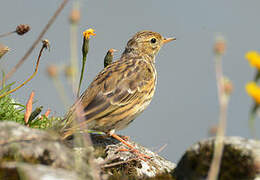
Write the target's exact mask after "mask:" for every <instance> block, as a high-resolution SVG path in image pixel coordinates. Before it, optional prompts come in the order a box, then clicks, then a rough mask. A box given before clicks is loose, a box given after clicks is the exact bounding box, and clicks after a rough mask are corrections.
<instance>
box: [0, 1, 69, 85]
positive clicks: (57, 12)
mask: <svg viewBox="0 0 260 180" xmlns="http://www.w3.org/2000/svg"><path fill="white" fill-rule="evenodd" d="M68 1H69V0H63V2H62V3H61V5H60V6H59V7H58V9H57V10H56V11H55V13H54V14H53V16H52V17H51V18H50V20H49V21H48V23H47V24H46V25H45V27H44V28H43V30H42V32H41V33H40V34H39V36H38V38H37V39H36V40H35V41H34V43H33V44H32V46H31V47H30V48H29V49H28V51H27V52H26V53H25V55H24V56H23V57H22V58H21V59H20V60H19V62H18V63H17V64H16V65H15V66H14V67H13V68H12V69H11V70H10V71H9V72H8V73H7V75H6V76H5V78H4V79H5V80H7V79H9V78H10V77H11V76H12V75H13V74H14V73H15V72H16V71H17V69H18V68H19V67H20V66H21V65H22V64H23V63H24V61H25V60H26V59H27V58H28V57H29V55H30V54H31V52H32V51H33V50H34V49H35V47H36V46H37V44H38V43H39V42H40V41H41V39H42V38H43V36H44V35H45V33H46V32H47V31H48V29H49V28H50V26H51V25H52V24H53V22H54V21H55V20H56V18H57V16H58V15H59V14H60V12H61V11H62V10H63V9H64V7H65V5H66V4H67V2H68ZM1 84H2V82H1Z"/></svg>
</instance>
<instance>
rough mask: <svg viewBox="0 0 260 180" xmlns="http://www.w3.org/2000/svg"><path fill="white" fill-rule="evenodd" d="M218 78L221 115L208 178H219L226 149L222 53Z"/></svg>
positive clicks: (213, 179) (217, 66)
mask: <svg viewBox="0 0 260 180" xmlns="http://www.w3.org/2000/svg"><path fill="white" fill-rule="evenodd" d="M216 79H217V87H218V99H219V104H220V116H219V126H218V130H217V134H216V139H215V144H214V154H213V160H212V163H211V166H210V170H209V174H208V178H207V179H208V180H217V179H218V175H219V171H220V165H221V158H222V154H223V149H224V135H225V131H226V121H227V104H228V96H227V95H226V94H225V92H224V79H223V72H222V59H221V56H220V55H217V56H216Z"/></svg>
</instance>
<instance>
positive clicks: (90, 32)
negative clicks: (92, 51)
mask: <svg viewBox="0 0 260 180" xmlns="http://www.w3.org/2000/svg"><path fill="white" fill-rule="evenodd" d="M95 35H96V33H95V30H94V29H91V28H90V29H87V30H86V31H84V32H83V36H84V38H85V39H89V37H90V36H95Z"/></svg>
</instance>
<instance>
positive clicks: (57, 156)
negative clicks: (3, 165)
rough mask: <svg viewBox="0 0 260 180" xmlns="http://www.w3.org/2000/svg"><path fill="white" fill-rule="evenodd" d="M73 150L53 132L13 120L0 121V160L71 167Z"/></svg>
mask: <svg viewBox="0 0 260 180" xmlns="http://www.w3.org/2000/svg"><path fill="white" fill-rule="evenodd" d="M73 159H74V154H73V151H72V150H71V149H70V148H68V147H67V146H66V145H65V144H63V143H62V142H61V141H60V140H59V137H58V136H57V135H55V134H53V133H49V132H47V131H42V130H38V129H31V128H28V127H26V126H22V125H20V124H17V123H14V122H3V123H0V161H1V162H3V161H16V162H28V163H33V164H44V165H50V166H53V167H55V168H64V169H73V168H74V162H73Z"/></svg>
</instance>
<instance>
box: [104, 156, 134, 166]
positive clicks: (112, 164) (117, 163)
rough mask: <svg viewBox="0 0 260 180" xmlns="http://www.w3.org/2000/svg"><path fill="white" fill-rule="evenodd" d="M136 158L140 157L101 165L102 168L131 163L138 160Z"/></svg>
mask: <svg viewBox="0 0 260 180" xmlns="http://www.w3.org/2000/svg"><path fill="white" fill-rule="evenodd" d="M136 160H138V158H131V159H128V160H126V161H119V162H115V163H111V164H105V165H103V166H101V168H110V167H114V166H118V165H120V164H125V163H129V162H131V161H136Z"/></svg>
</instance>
